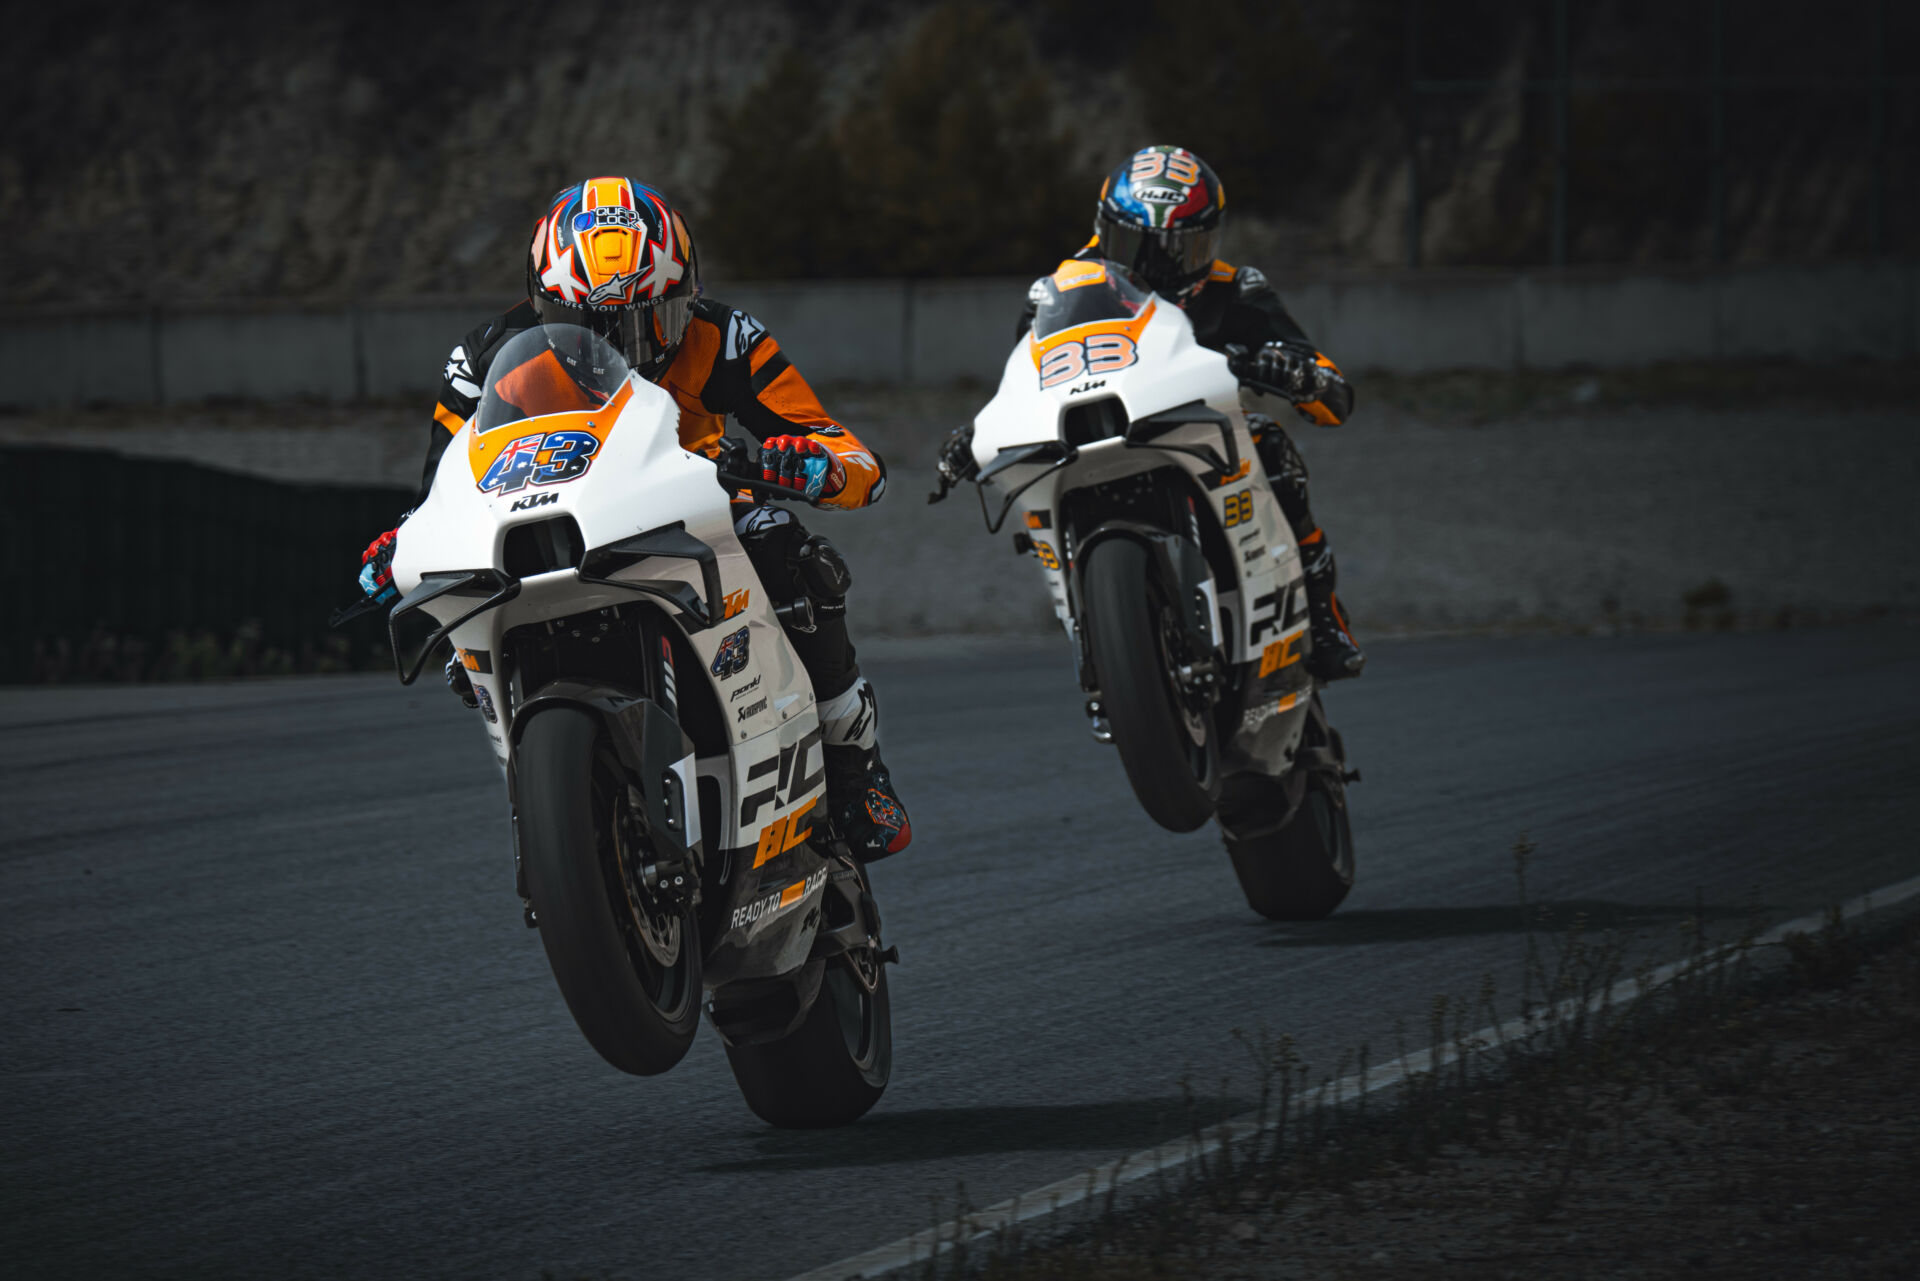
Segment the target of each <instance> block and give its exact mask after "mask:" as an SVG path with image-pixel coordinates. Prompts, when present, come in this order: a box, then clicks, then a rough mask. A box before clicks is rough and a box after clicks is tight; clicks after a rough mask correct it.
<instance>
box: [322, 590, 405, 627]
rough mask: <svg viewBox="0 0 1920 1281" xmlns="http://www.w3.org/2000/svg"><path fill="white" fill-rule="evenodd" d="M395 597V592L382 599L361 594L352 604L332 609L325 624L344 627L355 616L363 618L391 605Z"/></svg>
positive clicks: (396, 596)
mask: <svg viewBox="0 0 1920 1281" xmlns="http://www.w3.org/2000/svg"><path fill="white" fill-rule="evenodd" d="M397 598H398V595H397V593H396V595H394V596H389V597H387V598H386V599H384V600H382V599H380V598H378V597H374V596H362V597H361V598H360V599H359V600H357V601H355V602H353V604H351V605H342V606H341V607H340V608H339V609H336V610H334V611H333V613H331V614H329V615H328V616H327V626H328V627H345V626H346V625H347V624H348V623H351V622H352V621H353V620H354V619H356V618H365V617H366V616H367V615H368V614H371V613H373V612H374V611H375V610H377V609H384V608H386V607H387V606H389V605H392V604H393V602H394V601H395V600H396V599H397Z"/></svg>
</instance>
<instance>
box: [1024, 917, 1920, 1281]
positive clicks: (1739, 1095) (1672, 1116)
mask: <svg viewBox="0 0 1920 1281" xmlns="http://www.w3.org/2000/svg"><path fill="white" fill-rule="evenodd" d="M1878 947H1879V950H1878V951H1877V954H1875V953H1870V952H1869V951H1868V950H1867V949H1866V948H1865V947H1864V946H1863V945H1862V942H1861V940H1860V938H1859V936H1857V935H1854V934H1852V933H1850V932H1849V931H1847V930H1846V929H1845V928H1841V929H1837V930H1833V931H1831V932H1825V933H1821V934H1816V935H1813V936H1811V937H1809V936H1801V938H1800V939H1799V940H1798V941H1797V942H1794V943H1793V951H1794V961H1793V964H1792V967H1791V973H1790V975H1788V976H1787V977H1785V978H1779V979H1775V980H1774V981H1773V982H1772V983H1771V984H1770V985H1766V986H1762V987H1760V988H1759V989H1757V990H1756V989H1752V988H1746V987H1742V986H1739V985H1729V986H1727V987H1725V988H1721V989H1719V990H1717V991H1714V992H1707V993H1700V994H1698V996H1699V998H1700V999H1697V1000H1695V1001H1693V1002H1692V1004H1691V1005H1690V1006H1689V1007H1688V1011H1687V1012H1688V1014H1689V1015H1691V1017H1681V1016H1679V1015H1674V1014H1670V1015H1669V1016H1668V1017H1667V1018H1666V1020H1665V1021H1663V1022H1660V1023H1657V1024H1655V1025H1653V1026H1651V1027H1643V1028H1640V1029H1639V1030H1638V1031H1636V1032H1632V1033H1630V1034H1628V1035H1625V1036H1611V1035H1609V1036H1601V1037H1595V1038H1592V1039H1589V1040H1586V1041H1584V1042H1582V1043H1580V1044H1579V1045H1577V1046H1576V1047H1574V1048H1573V1049H1571V1050H1569V1051H1568V1052H1567V1057H1566V1058H1565V1059H1563V1060H1561V1061H1557V1062H1554V1063H1550V1064H1538V1063H1536V1064H1533V1065H1531V1066H1530V1067H1529V1068H1528V1069H1526V1070H1525V1071H1523V1073H1522V1074H1521V1075H1520V1076H1519V1077H1518V1078H1517V1079H1508V1080H1505V1081H1501V1082H1498V1083H1493V1084H1489V1085H1487V1086H1484V1087H1481V1088H1477V1089H1474V1090H1469V1091H1465V1092H1458V1093H1450V1092H1448V1091H1447V1090H1446V1089H1444V1088H1440V1089H1434V1090H1431V1091H1429V1096H1430V1097H1429V1098H1428V1103H1429V1105H1430V1106H1429V1108H1428V1110H1427V1111H1426V1112H1424V1113H1417V1114H1414V1115H1396V1116H1395V1117H1393V1118H1390V1119H1388V1120H1386V1121H1383V1122H1379V1123H1376V1125H1375V1126H1374V1128H1372V1129H1371V1130H1365V1129H1361V1130H1350V1131H1342V1132H1341V1133H1339V1134H1338V1135H1337V1136H1336V1137H1334V1138H1331V1139H1327V1140H1324V1141H1321V1142H1318V1143H1313V1142H1306V1143H1303V1142H1302V1139H1301V1137H1300V1136H1299V1135H1296V1136H1295V1138H1294V1141H1293V1147H1292V1148H1291V1149H1290V1151H1291V1152H1292V1155H1291V1156H1290V1157H1288V1158H1286V1159H1284V1160H1275V1161H1274V1162H1273V1163H1272V1164H1271V1165H1267V1164H1263V1163H1260V1162H1243V1163H1242V1164H1241V1165H1240V1166H1239V1167H1238V1168H1237V1169H1236V1170H1234V1171H1233V1172H1231V1173H1230V1174H1229V1173H1227V1172H1224V1171H1219V1170H1216V1171H1214V1172H1212V1174H1211V1176H1210V1177H1206V1178H1202V1179H1201V1180H1199V1181H1198V1182H1197V1183H1195V1184H1193V1185H1192V1186H1190V1187H1189V1188H1188V1190H1187V1191H1186V1192H1184V1193H1182V1194H1181V1195H1180V1196H1179V1197H1177V1198H1175V1199H1174V1200H1172V1201H1169V1202H1165V1203H1162V1204H1160V1205H1158V1206H1155V1207H1153V1208H1152V1209H1151V1210H1149V1211H1146V1212H1143V1213H1140V1214H1135V1215H1131V1216H1126V1217H1122V1218H1120V1219H1118V1220H1117V1221H1109V1222H1106V1223H1104V1224H1102V1225H1100V1226H1099V1227H1098V1228H1096V1229H1095V1230H1093V1231H1092V1232H1091V1233H1088V1234H1085V1235H1083V1236H1081V1237H1080V1238H1078V1239H1071V1240H1069V1241H1067V1242H1064V1243H1061V1244H1057V1245H1055V1246H1053V1247H1051V1248H1049V1249H1042V1250H1032V1251H1029V1252H1027V1253H1026V1254H1024V1255H1017V1256H1015V1257H1014V1258H1012V1259H1004V1258H1003V1259H1001V1260H998V1261H997V1263H998V1271H997V1272H995V1271H994V1269H993V1267H991V1266H990V1268H989V1273H990V1274H993V1275H998V1276H999V1277H1001V1278H1002V1279H1003V1281H1040V1279H1041V1278H1048V1277H1069V1276H1074V1277H1082V1276H1099V1277H1110V1278H1134V1277H1138V1278H1147V1277H1163V1276H1178V1277H1189V1278H1194V1279H1195V1281H1282V1279H1283V1278H1284V1279H1287V1281H1292V1279H1294V1278H1302V1279H1304V1278H1328V1279H1333V1278H1339V1279H1340V1281H1374V1279H1376V1278H1377V1279H1378V1281H1405V1279H1406V1278H1420V1277H1471V1278H1475V1279H1476V1281H1479V1279H1481V1278H1485V1279H1488V1281H1507V1279H1509V1278H1511V1279H1512V1281H1539V1279H1542V1278H1546V1279H1551V1281H1558V1279H1559V1278H1593V1279H1596V1281H1597V1279H1599V1278H1609V1279H1612V1278H1619V1279H1620V1281H1628V1279H1636V1281H1637V1279H1640V1278H1661V1277H1708V1278H1725V1279H1727V1281H1736V1279H1737V1281H1748V1279H1749V1278H1754V1277H1806V1278H1836V1279H1838V1278H1846V1279H1848V1281H1882V1279H1884V1281H1894V1279H1895V1278H1903V1279H1904V1278H1909V1277H1912V1276H1915V1275H1920V1217H1916V1216H1915V1215H1914V1214H1913V1212H1912V1209H1913V1187H1914V1180H1915V1177H1916V1175H1920V1103H1916V1097H1917V1095H1916V1087H1920V1070H1917V1069H1916V1064H1917V1063H1920V928H1916V927H1915V925H1914V923H1913V922H1911V921H1909V922H1908V924H1907V925H1906V927H1905V928H1904V931H1903V932H1902V933H1901V934H1899V935H1896V936H1895V937H1894V938H1893V939H1891V940H1888V939H1882V940H1880V941H1879V944H1878ZM1436 1136H1438V1137H1439V1138H1440V1140H1441V1141H1440V1142H1439V1143H1438V1145H1437V1146H1431V1147H1430V1146H1429V1143H1428V1141H1430V1140H1432V1139H1433V1138H1435V1137H1436Z"/></svg>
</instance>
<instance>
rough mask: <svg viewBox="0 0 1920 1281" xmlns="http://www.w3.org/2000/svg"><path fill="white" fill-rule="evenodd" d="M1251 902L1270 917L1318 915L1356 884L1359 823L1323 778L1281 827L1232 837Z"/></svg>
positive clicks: (1330, 908)
mask: <svg viewBox="0 0 1920 1281" xmlns="http://www.w3.org/2000/svg"><path fill="white" fill-rule="evenodd" d="M1226 844H1227V853H1228V854H1229V855H1230V856H1231V857H1232V859H1233V874H1234V875H1235V876H1236V877H1238V878H1239V880H1240V890H1241V892H1242V893H1243V894H1245V895H1246V896H1247V906H1248V907H1251V908H1252V909H1253V910H1254V911H1256V912H1258V913H1259V914H1260V915H1262V916H1264V917H1266V918H1267V919H1268V920H1270V921H1318V920H1322V919H1324V918H1326V917H1327V916H1330V915H1332V913H1333V910H1334V909H1335V908H1337V907H1339V906H1340V904H1341V903H1342V902H1344V901H1345V900H1346V897H1347V894H1348V892H1349V891H1350V890H1352V889H1353V870H1354V857H1353V825H1352V823H1351V822H1350V821H1349V820H1348V817H1347V806H1346V803H1345V800H1344V799H1343V798H1336V797H1335V796H1334V795H1333V794H1332V792H1331V791H1329V788H1328V785H1327V784H1325V783H1323V782H1321V781H1320V780H1319V779H1314V780H1311V781H1309V782H1308V784H1307V793H1306V795H1305V796H1304V797H1302V798H1301V801H1300V808H1299V809H1297V810H1295V811H1294V814H1293V817H1292V818H1290V819H1288V820H1287V825H1286V826H1285V827H1282V828H1281V829H1280V830H1278V831H1276V832H1270V833H1268V834H1267V835H1264V836H1255V837H1250V838H1248V839H1246V840H1235V839H1234V838H1232V837H1227V838H1226Z"/></svg>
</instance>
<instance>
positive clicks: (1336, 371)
mask: <svg viewBox="0 0 1920 1281" xmlns="http://www.w3.org/2000/svg"><path fill="white" fill-rule="evenodd" d="M1227 282H1231V283H1232V285H1233V288H1234V294H1233V296H1232V299H1231V301H1229V302H1228V303H1227V309H1226V314H1225V315H1224V316H1223V317H1222V318H1221V325H1220V330H1219V337H1218V338H1217V339H1215V340H1214V341H1218V342H1222V343H1237V344H1239V345H1241V346H1244V347H1247V348H1249V349H1258V348H1260V347H1263V346H1265V345H1266V344H1268V343H1280V344H1281V345H1283V346H1285V347H1286V348H1287V349H1288V350H1290V351H1297V352H1299V353H1300V354H1301V355H1302V356H1303V357H1305V358H1306V359H1308V360H1310V361H1312V362H1313V363H1314V364H1316V365H1318V366H1320V367H1321V368H1322V369H1325V370H1328V371H1330V374H1331V376H1330V377H1329V378H1327V379H1326V386H1325V388H1324V390H1322V391H1321V393H1320V395H1319V397H1318V398H1317V399H1314V400H1309V401H1306V402H1304V403H1299V404H1296V405H1295V406H1294V408H1296V409H1298V410H1299V411H1300V412H1301V413H1302V414H1304V415H1306V416H1307V417H1308V418H1310V419H1312V420H1313V421H1314V422H1316V423H1319V424H1320V425H1321V426H1322V427H1336V426H1338V425H1339V424H1341V423H1343V422H1345V421H1346V419H1347V416H1348V415H1349V414H1351V413H1352V412H1353V387H1352V386H1351V385H1350V384H1349V383H1348V382H1347V380H1346V377H1345V375H1343V374H1341V372H1340V367H1339V366H1338V365H1336V364H1334V363H1333V361H1331V360H1329V359H1328V358H1327V357H1326V355H1325V354H1323V353H1322V352H1321V351H1320V349H1319V348H1318V347H1315V346H1314V345H1313V343H1312V341H1311V340H1310V339H1308V337H1307V334H1306V331H1305V330H1304V329H1302V328H1301V327H1300V322H1299V321H1297V320H1295V319H1294V318H1293V314H1292V313H1291V312H1289V311H1288V310H1287V308H1286V304H1284V303H1282V302H1281V301H1280V295H1279V294H1278V293H1277V292H1275V290H1274V288H1273V286H1272V285H1271V284H1270V283H1268V281H1267V277H1266V273H1264V272H1262V271H1261V270H1259V268H1257V267H1239V268H1235V267H1232V266H1230V265H1228V264H1227V263H1224V262H1216V263H1215V264H1214V265H1213V277H1212V280H1211V281H1210V282H1209V283H1210V284H1214V285H1216V286H1217V285H1219V284H1224V283H1227Z"/></svg>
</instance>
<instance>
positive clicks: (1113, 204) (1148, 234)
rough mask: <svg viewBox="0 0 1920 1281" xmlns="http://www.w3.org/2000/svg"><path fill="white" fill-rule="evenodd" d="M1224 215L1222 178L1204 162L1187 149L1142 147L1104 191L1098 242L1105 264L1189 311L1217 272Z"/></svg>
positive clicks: (1096, 228)
mask: <svg viewBox="0 0 1920 1281" xmlns="http://www.w3.org/2000/svg"><path fill="white" fill-rule="evenodd" d="M1226 208H1227V197H1226V193H1225V191H1224V190H1222V188H1221V186H1220V179H1219V177H1218V176H1217V175H1216V174H1215V173H1214V172H1213V170H1212V169H1210V168H1208V166H1207V163H1206V162H1205V161H1204V160H1202V159H1200V157H1198V156H1196V155H1194V154H1193V153H1192V152H1191V151H1188V150H1187V149H1186V148H1184V147H1142V148H1141V149H1140V150H1138V151H1136V152H1134V153H1133V154H1132V155H1131V156H1129V157H1127V159H1126V160H1124V161H1123V162H1121V164H1120V165H1119V166H1118V167H1116V168H1115V169H1114V171H1113V172H1112V173H1110V174H1108V175H1107V181H1106V183H1105V185H1103V186H1102V187H1101V188H1100V204H1099V207H1098V209H1097V210H1096V211H1095V213H1094V217H1093V233H1094V240H1095V243H1096V244H1097V245H1098V247H1099V249H1098V252H1099V256H1100V257H1102V258H1105V259H1107V260H1108V261H1109V262H1117V263H1119V264H1120V265H1121V266H1123V267H1128V268H1131V269H1132V271H1133V272H1134V274H1136V275H1137V276H1139V278H1140V279H1141V280H1143V281H1145V282H1146V284H1147V286H1148V287H1149V288H1151V289H1152V290H1153V291H1154V292H1155V293H1157V294H1160V295H1162V296H1164V297H1166V298H1168V299H1170V300H1172V301H1174V302H1176V303H1185V302H1186V300H1187V299H1188V298H1189V297H1190V296H1191V295H1192V294H1193V292H1194V290H1196V289H1198V288H1199V287H1200V286H1201V284H1203V283H1204V282H1205V281H1206V279H1207V273H1208V272H1209V271H1210V270H1212V268H1213V260H1214V258H1215V257H1216V256H1217V254H1218V251H1219V248H1220V225H1221V223H1222V222H1223V221H1224V219H1225V216H1226Z"/></svg>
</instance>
